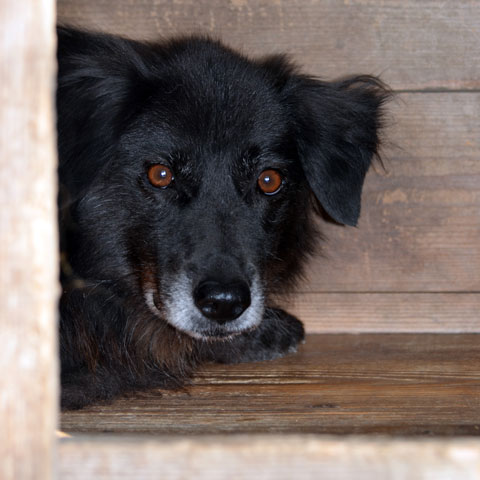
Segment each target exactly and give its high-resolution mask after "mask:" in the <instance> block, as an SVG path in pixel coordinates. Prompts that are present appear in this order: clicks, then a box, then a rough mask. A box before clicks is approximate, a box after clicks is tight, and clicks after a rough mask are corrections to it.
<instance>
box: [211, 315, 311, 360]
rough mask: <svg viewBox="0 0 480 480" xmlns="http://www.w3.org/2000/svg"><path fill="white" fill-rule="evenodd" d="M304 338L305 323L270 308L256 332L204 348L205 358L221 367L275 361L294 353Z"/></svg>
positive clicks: (213, 343)
mask: <svg viewBox="0 0 480 480" xmlns="http://www.w3.org/2000/svg"><path fill="white" fill-rule="evenodd" d="M304 338H305V331H304V328H303V324H302V322H300V320H298V319H297V318H295V317H294V316H293V315H290V314H289V313H287V312H285V311H284V310H280V309H277V308H267V309H266V311H265V314H264V318H263V320H262V323H261V324H260V325H259V326H258V327H257V328H256V329H255V330H252V331H249V332H246V333H243V334H241V335H238V336H236V337H233V338H231V339H228V340H219V341H216V342H211V343H209V344H204V345H203V346H202V352H203V354H204V355H203V357H204V358H205V359H207V360H213V361H216V362H220V363H241V362H255V361H261V360H273V359H275V358H279V357H283V356H285V355H287V354H289V353H295V352H296V351H297V346H298V344H299V343H300V342H302V341H303V340H304Z"/></svg>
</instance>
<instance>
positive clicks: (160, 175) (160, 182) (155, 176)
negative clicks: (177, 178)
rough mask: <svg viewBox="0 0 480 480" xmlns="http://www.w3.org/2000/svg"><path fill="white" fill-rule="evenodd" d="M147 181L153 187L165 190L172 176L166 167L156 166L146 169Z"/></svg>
mask: <svg viewBox="0 0 480 480" xmlns="http://www.w3.org/2000/svg"><path fill="white" fill-rule="evenodd" d="M148 179H149V180H150V183H151V184H152V185H153V186H154V187H158V188H166V187H168V186H169V185H170V184H171V183H172V180H173V174H172V171H171V170H170V169H169V168H168V167H167V166H166V165H162V164H157V165H152V166H151V167H150V168H149V169H148Z"/></svg>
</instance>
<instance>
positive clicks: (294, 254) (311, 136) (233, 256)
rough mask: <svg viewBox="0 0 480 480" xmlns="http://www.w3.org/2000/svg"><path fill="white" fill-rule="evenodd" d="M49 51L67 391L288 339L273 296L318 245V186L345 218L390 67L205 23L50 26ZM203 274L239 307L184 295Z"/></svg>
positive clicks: (156, 379) (265, 349) (140, 382)
mask: <svg viewBox="0 0 480 480" xmlns="http://www.w3.org/2000/svg"><path fill="white" fill-rule="evenodd" d="M58 59H59V76H58V78H59V79H58V95H57V108H58V145H59V155H60V166H59V176H60V226H61V235H62V252H63V256H62V258H63V261H62V283H63V289H64V293H63V295H62V299H61V305H60V310H61V325H60V329H61V332H60V334H61V335H60V336H61V340H60V341H61V345H60V349H61V364H62V405H63V407H64V408H80V407H82V406H84V405H87V404H89V403H92V402H96V401H103V400H108V399H110V398H112V397H114V396H115V395H118V394H121V393H125V392H128V391H133V390H136V389H142V388H148V387H163V388H170V387H179V386H181V385H182V383H184V382H185V380H186V379H188V377H189V376H190V375H191V373H192V371H193V369H194V368H195V367H196V365H198V364H199V363H200V362H202V361H212V360H213V361H221V362H239V361H251V360H265V359H271V358H275V357H278V356H281V355H283V354H285V353H288V352H291V351H294V349H295V347H296V345H297V343H298V342H299V341H301V340H302V339H303V335H304V332H303V327H302V324H301V323H300V322H299V321H298V320H297V319H296V318H294V317H292V316H291V315H289V314H287V313H286V312H284V311H282V310H280V309H276V308H274V297H275V296H276V295H280V294H283V293H286V292H288V291H289V289H291V287H292V286H293V284H294V282H295V281H296V280H297V279H298V277H299V275H300V274H301V272H302V267H303V264H304V261H305V259H306V258H307V257H308V256H309V255H310V254H311V253H312V252H313V249H314V244H315V238H316V236H317V235H318V233H317V232H316V230H315V228H314V226H313V223H312V216H313V214H314V212H315V205H316V203H319V204H320V205H321V207H322V208H323V209H324V210H325V211H326V213H327V214H328V216H330V217H331V218H332V219H333V220H335V221H336V222H338V223H343V224H347V225H355V224H356V222H357V220H358V217H359V214H360V196H361V190H362V184H363V180H364V177H365V174H366V172H367V170H368V168H369V165H370V162H371V161H372V158H373V157H374V156H375V155H376V154H377V151H378V146H379V136H378V135H379V128H380V126H381V107H382V104H383V103H384V101H385V100H386V99H387V97H388V91H387V89H386V88H385V87H384V85H383V84H382V83H381V82H380V81H379V80H378V79H376V78H374V77H370V76H357V77H352V78H348V79H345V80H342V81H337V82H333V83H328V82H323V81H320V80H317V79H314V78H311V77H307V76H305V75H302V74H300V73H299V72H297V70H296V68H295V67H294V66H292V64H291V63H290V62H289V61H288V60H286V59H285V58H284V57H281V56H274V57H269V58H266V59H260V60H249V59H247V58H245V57H243V56H242V55H239V54H238V53H235V52H233V51H231V50H230V49H228V48H226V47H224V46H222V45H221V44H220V43H219V42H216V41H213V40H210V39H207V38H199V37H192V38H183V39H178V40H173V41H170V42H163V43H158V44H144V43H139V42H134V41H130V40H125V39H122V38H118V37H114V36H109V35H103V34H97V33H89V32H81V31H76V30H72V29H68V28H60V29H59V47H58ZM154 164H164V165H167V166H168V167H169V168H170V169H171V170H172V171H173V174H174V180H173V182H172V183H171V184H170V185H169V186H168V187H167V188H165V189H161V188H156V187H154V186H152V184H151V183H149V181H148V177H147V172H148V170H149V168H150V167H151V166H152V165H154ZM267 169H274V170H276V171H277V172H279V173H280V174H281V176H282V178H283V184H282V187H281V188H280V190H279V191H278V193H276V194H274V195H265V194H264V193H263V192H262V191H261V190H260V188H259V186H258V185H257V178H258V176H259V174H260V173H261V172H262V171H264V170H267ZM312 192H313V194H314V196H315V197H314V196H313V195H312ZM211 279H213V280H214V281H215V282H216V283H215V285H220V287H219V288H223V286H225V285H227V286H228V285H242V288H243V290H241V292H242V295H243V297H242V298H243V300H244V301H243V300H242V301H243V303H242V305H243V307H245V306H246V309H245V310H244V311H243V313H241V315H240V316H239V317H238V318H233V315H232V318H228V319H227V320H226V321H224V320H223V319H222V321H215V320H212V319H211V318H210V317H209V318H207V317H205V316H204V315H203V314H202V313H201V312H200V310H198V309H197V308H196V307H195V306H193V305H194V301H193V300H192V298H194V297H195V295H197V293H195V292H198V288H199V287H198V285H203V284H204V283H205V282H206V281H207V283H208V281H210V280H211ZM232 288H233V287H232ZM235 288H236V287H235ZM239 288H240V287H239ZM196 289H197V290H196ZM225 289H226V290H227V293H225V292H223V293H222V294H224V293H225V295H227V294H229V295H230V293H231V292H230V291H228V288H227V287H225ZM247 294H248V295H247ZM232 295H233V294H232ZM238 295H240V294H238ZM227 296H228V295H227ZM247 297H248V298H247ZM218 298H220V297H218ZM222 298H223V297H222ZM225 298H226V297H225ZM228 298H230V297H228ZM235 298H236V297H235ZM196 300H197V297H195V301H196ZM249 304H250V306H248V305H249ZM212 305H214V304H212ZM243 307H242V308H243ZM199 308H200V307H199ZM215 308H216V304H215ZM202 312H203V310H202Z"/></svg>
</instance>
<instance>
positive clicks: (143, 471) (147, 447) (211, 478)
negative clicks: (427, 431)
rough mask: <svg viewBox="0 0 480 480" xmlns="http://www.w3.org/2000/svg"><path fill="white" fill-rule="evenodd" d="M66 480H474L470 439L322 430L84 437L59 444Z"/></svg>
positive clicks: (477, 456)
mask: <svg viewBox="0 0 480 480" xmlns="http://www.w3.org/2000/svg"><path fill="white" fill-rule="evenodd" d="M59 453H60V456H59V478H65V479H67V478H68V479H69V480H74V479H85V478H95V479H99V480H106V479H111V478H115V479H122V478H124V479H132V478H135V479H138V480H143V479H157V478H168V479H169V480H177V479H178V480H180V479H182V480H184V479H189V478H195V479H199V480H202V479H208V480H217V479H218V480H223V479H225V478H235V479H239V480H242V479H247V480H250V479H252V478H258V479H262V480H291V479H292V478H295V479H299V480H303V479H312V480H318V479H322V480H344V479H352V478H355V479H356V480H372V479H382V480H383V479H385V480H388V479H396V480H424V479H425V480H427V479H432V478H434V479H436V480H437V479H438V480H442V479H444V480H452V479H462V480H475V479H477V478H478V472H479V470H480V447H479V444H478V441H473V440H468V439H456V440H453V439H443V440H439V439H435V440H401V439H399V440H392V439H387V438H364V437H350V438H344V439H339V438H338V437H323V436H313V435H305V436H284V435H282V436H271V435H270V436H217V437H202V438H175V437H174V438H172V437H168V438H165V437H160V438H155V439H152V438H145V437H127V438H118V437H100V438H96V437H84V436H80V437H79V438H73V439H69V440H63V441H62V442H61V443H60V445H59Z"/></svg>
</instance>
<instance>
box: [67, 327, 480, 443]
mask: <svg viewBox="0 0 480 480" xmlns="http://www.w3.org/2000/svg"><path fill="white" fill-rule="evenodd" d="M61 428H62V430H64V431H66V432H70V433H72V432H73V433H78V432H83V433H92V432H96V433H136V434H138V433H142V434H180V435H183V434H220V433H249V434H252V433H254V434H265V433H269V434H272V433H275V434H279V433H290V434H292V433H293V434H299V433H301V434H305V433H310V434H388V435H480V335H476V334H468V335H450V334H448V335H445V334H438V335H431V334H428V335H427V334H420V335H418V334H368V335H311V336H309V337H308V338H307V342H306V344H305V345H302V346H301V348H300V351H299V353H298V354H296V355H291V356H289V357H286V358H283V359H280V360H276V361H272V362H263V363H256V364H241V365H208V366H205V367H204V368H203V369H202V371H200V372H199V374H198V375H197V377H196V378H195V380H194V383H193V385H192V386H190V387H188V388H187V389H185V390H183V391H177V392H159V391H152V392H148V393H142V394H137V395H135V396H132V397H130V398H122V399H118V400H117V401H116V402H115V403H113V404H112V405H108V406H94V407H90V408H87V409H84V410H81V411H75V412H67V413H63V414H62V417H61Z"/></svg>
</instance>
